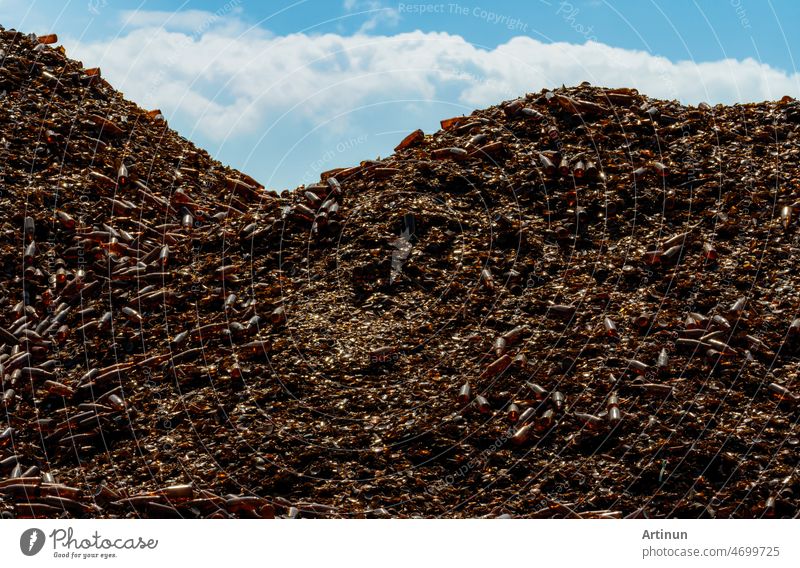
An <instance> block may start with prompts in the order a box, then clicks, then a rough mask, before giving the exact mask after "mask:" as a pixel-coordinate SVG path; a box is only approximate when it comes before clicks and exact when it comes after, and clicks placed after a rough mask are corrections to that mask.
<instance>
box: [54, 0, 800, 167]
mask: <svg viewBox="0 0 800 568" xmlns="http://www.w3.org/2000/svg"><path fill="white" fill-rule="evenodd" d="M352 7H353V9H357V8H358V7H359V4H358V3H357V2H354V3H353V5H352ZM207 17H208V13H204V12H198V13H194V12H193V13H190V14H182V15H181V16H179V18H178V20H175V21H176V22H178V24H176V25H175V26H173V25H170V26H167V27H166V28H165V26H164V25H163V21H164V20H163V14H153V13H146V12H138V13H136V14H135V15H128V22H129V25H130V26H131V29H129V30H128V31H127V32H125V33H123V34H122V35H120V36H119V37H117V38H115V39H113V40H110V41H108V42H103V41H97V42H83V43H78V42H75V41H74V40H72V41H71V40H70V39H69V38H65V39H66V41H65V45H66V47H67V49H68V53H69V54H70V55H71V56H73V57H76V58H78V59H81V60H83V61H84V62H85V64H86V65H87V66H94V65H99V66H100V67H102V69H103V74H104V76H105V77H106V78H107V79H108V80H109V81H110V82H111V83H112V84H113V85H115V86H116V87H117V88H118V89H121V90H122V91H123V92H124V93H125V94H126V96H127V97H129V98H131V99H132V100H134V101H136V102H137V103H139V104H140V105H142V106H144V107H148V108H154V107H159V108H161V109H162V110H163V111H164V112H165V114H166V115H167V116H168V118H169V119H170V122H171V123H172V124H173V126H177V127H178V128H179V129H181V131H182V133H183V134H185V135H187V136H190V137H194V138H198V139H199V141H200V143H203V144H206V145H209V143H220V144H221V143H222V142H223V141H224V142H226V143H228V144H230V143H232V142H234V141H236V140H240V141H247V142H248V143H249V144H251V145H255V144H257V143H259V142H260V140H261V138H260V137H261V136H262V135H264V136H265V137H267V138H269V139H273V137H291V136H293V135H294V134H295V133H296V131H297V129H298V124H299V125H300V129H301V130H302V129H305V130H304V132H303V135H305V134H307V133H309V131H311V130H314V129H316V130H315V132H314V133H313V134H312V135H313V136H314V137H322V138H324V137H325V136H326V135H327V136H330V135H331V132H333V131H334V130H336V131H337V132H343V131H345V130H351V131H357V130H359V129H361V130H362V131H370V132H379V131H380V130H381V129H383V130H388V129H389V128H388V127H387V125H385V124H376V123H375V119H374V116H371V115H370V117H369V123H363V124H359V123H357V121H358V120H367V119H366V118H364V117H366V116H367V115H366V114H364V113H359V111H358V109H361V108H363V107H365V106H369V105H374V104H379V103H380V104H383V103H386V102H387V101H446V102H450V103H453V105H452V106H453V108H454V109H456V110H457V113H461V112H469V111H470V110H471V109H473V108H476V107H482V106H488V105H491V104H496V103H498V102H500V101H501V100H504V99H509V98H514V97H516V96H519V95H521V94H524V93H525V92H531V91H538V90H539V89H541V88H543V87H555V86H560V85H561V84H562V83H563V84H567V85H575V84H578V83H580V82H582V81H589V82H591V83H592V84H597V85H606V86H629V87H635V88H637V89H639V91H641V92H642V93H645V94H647V95H650V96H654V97H659V98H667V99H679V100H681V101H682V102H685V103H697V102H700V101H708V102H710V103H716V102H722V103H732V102H738V101H742V102H744V101H758V100H764V99H777V98H780V97H782V96H783V95H786V94H788V95H792V96H795V97H797V96H798V95H800V78H799V77H798V75H797V74H787V73H786V72H784V71H781V70H779V69H775V68H772V67H770V66H768V65H765V64H762V63H759V62H757V61H755V60H752V59H745V60H743V61H737V60H733V59H726V60H721V61H715V62H701V63H695V62H691V61H681V62H673V61H670V60H668V59H665V58H663V57H657V56H653V55H651V54H649V53H646V52H643V51H636V50H627V49H620V48H614V47H610V46H607V45H603V44H600V43H594V42H588V43H586V44H583V45H577V44H569V43H552V44H547V43H542V42H540V41H537V40H535V39H533V38H530V37H523V36H519V37H515V38H513V39H511V40H510V41H508V42H506V43H504V44H501V45H499V46H497V47H496V48H494V49H491V50H486V49H481V48H478V47H476V46H474V45H472V44H470V43H469V42H467V41H466V40H465V39H464V38H462V37H460V36H458V35H452V34H448V33H444V32H427V33H426V32H421V31H415V32H408V33H400V34H396V35H392V36H369V35H364V34H356V35H354V36H342V35H338V34H322V35H307V34H299V33H298V34H290V35H284V36H274V35H271V34H270V33H269V32H267V31H266V30H263V29H260V28H248V27H246V26H245V25H243V24H242V23H241V22H239V21H238V20H237V19H236V18H235V17H231V16H226V17H223V18H220V19H219V21H218V22H216V24H217V25H214V26H204V24H203V22H204V21H206V20H204V18H207ZM198 26H199V27H198ZM197 29H199V30H201V31H200V32H199V33H197V32H196V31H194V30H197ZM403 104H404V105H405V106H402V108H403V109H413V108H415V107H423V106H424V105H425V103H424V102H414V103H403ZM387 108H388V107H387ZM400 108H401V105H400V104H399V103H398V104H397V105H395V106H394V107H392V109H400ZM436 110H437V111H438V112H447V109H445V111H442V108H441V107H436ZM450 111H452V109H451V110H450ZM340 116H344V117H345V118H344V119H342V118H338V119H337V118H336V117H340ZM403 116H405V117H406V118H407V119H408V120H409V123H408V124H405V123H402V118H403ZM287 117H290V118H291V120H288V119H287ZM418 119H419V116H416V115H414V116H412V114H411V113H408V112H405V113H404V112H398V113H397V115H395V116H393V117H392V121H393V125H394V126H396V127H398V128H405V129H406V130H409V131H410V130H413V129H414V128H416V127H418V126H420V125H419V124H415V123H413V122H411V121H412V120H418ZM348 121H350V122H348ZM289 125H291V126H292V127H293V128H294V130H293V131H291V132H290V131H289V130H287V129H288V128H289ZM321 125H322V126H321ZM373 139H376V138H370V140H373ZM287 146H290V144H287ZM390 147H391V146H389V148H390ZM209 149H210V150H212V151H213V148H209ZM359 150H360V151H361V152H362V156H364V157H368V156H370V155H374V154H375V153H377V152H372V151H371V147H369V146H368V145H365V146H364V147H363V148H360V149H359ZM382 151H385V147H384V148H383V150H382ZM234 165H236V164H234ZM328 165H329V166H331V167H332V165H335V164H328Z"/></svg>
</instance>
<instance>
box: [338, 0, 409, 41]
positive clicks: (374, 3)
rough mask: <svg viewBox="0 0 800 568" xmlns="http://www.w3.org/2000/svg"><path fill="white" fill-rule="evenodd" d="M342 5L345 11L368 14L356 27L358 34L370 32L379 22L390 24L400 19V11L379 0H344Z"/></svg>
mask: <svg viewBox="0 0 800 568" xmlns="http://www.w3.org/2000/svg"><path fill="white" fill-rule="evenodd" d="M343 7H344V10H345V12H350V13H352V12H355V13H357V14H366V15H368V16H369V17H368V18H367V20H366V21H365V22H364V23H363V24H361V27H360V28H358V32H357V33H359V34H365V33H367V32H371V31H372V30H374V29H375V28H377V27H378V26H379V25H381V24H384V25H390V26H392V25H395V24H397V22H399V21H400V13H399V12H398V11H397V8H394V7H390V6H384V5H383V2H381V1H380V0H344V4H343Z"/></svg>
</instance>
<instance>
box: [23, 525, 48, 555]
mask: <svg viewBox="0 0 800 568" xmlns="http://www.w3.org/2000/svg"><path fill="white" fill-rule="evenodd" d="M43 547H44V531H43V530H41V529H28V530H26V531H25V532H24V533H22V536H21V537H19V549H20V550H21V551H22V554H24V555H25V556H34V555H36V554H39V552H40V551H41V550H42V548H43Z"/></svg>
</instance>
